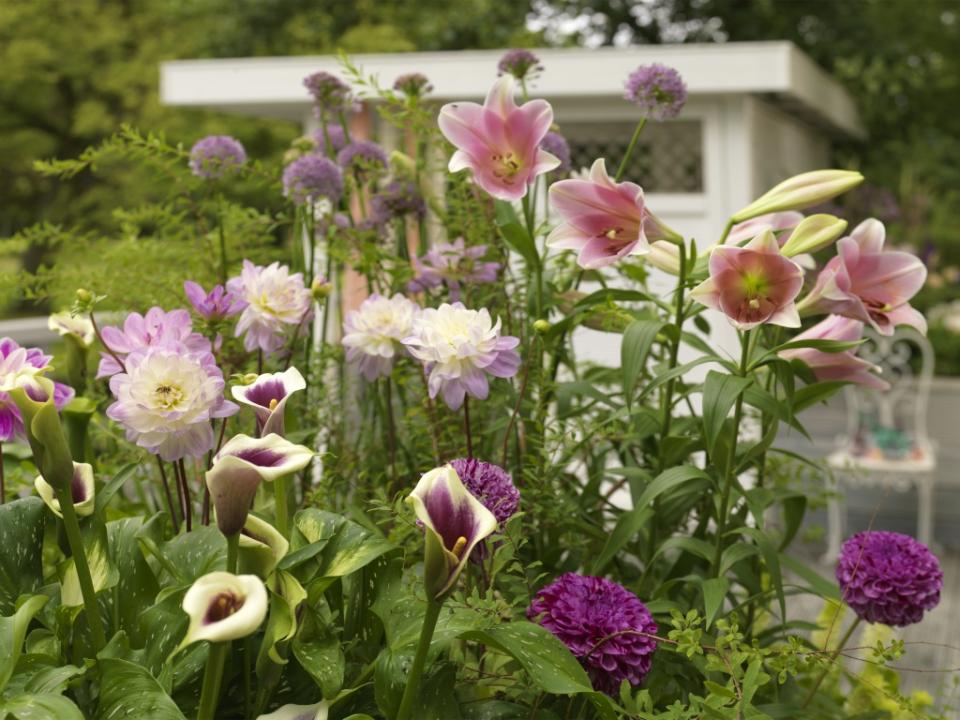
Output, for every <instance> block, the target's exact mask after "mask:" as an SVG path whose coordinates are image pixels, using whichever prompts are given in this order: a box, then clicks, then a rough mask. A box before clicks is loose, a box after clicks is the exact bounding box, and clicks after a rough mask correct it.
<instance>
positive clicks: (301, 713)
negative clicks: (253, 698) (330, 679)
mask: <svg viewBox="0 0 960 720" xmlns="http://www.w3.org/2000/svg"><path fill="white" fill-rule="evenodd" d="M329 714H330V704H329V703H326V702H318V703H315V704H313V705H284V706H283V707H281V708H278V709H276V710H274V711H273V712H272V713H268V714H267V715H261V716H260V717H258V718H257V720H327V717H328V715H329Z"/></svg>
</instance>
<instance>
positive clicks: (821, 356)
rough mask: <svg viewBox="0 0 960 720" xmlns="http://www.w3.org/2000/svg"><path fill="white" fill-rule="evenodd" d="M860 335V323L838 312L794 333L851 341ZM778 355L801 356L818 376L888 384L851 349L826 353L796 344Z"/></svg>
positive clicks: (869, 384) (880, 387)
mask: <svg viewBox="0 0 960 720" xmlns="http://www.w3.org/2000/svg"><path fill="white" fill-rule="evenodd" d="M861 337H863V323H862V322H860V321H859V320H851V319H850V318H845V317H842V316H840V315H830V316H828V317H827V319H826V320H823V321H821V322H819V323H817V324H816V325H814V326H813V327H811V328H810V329H808V330H805V331H804V332H802V333H800V334H799V335H797V336H796V337H795V338H794V340H840V341H844V342H852V341H855V340H859V339H860V338H861ZM778 354H779V355H780V357H782V358H785V359H787V360H794V359H796V360H802V361H803V362H804V363H806V364H807V366H808V367H809V368H810V369H811V370H812V371H813V374H814V375H816V377H817V380H821V381H824V380H839V381H845V382H852V383H856V384H858V385H863V386H864V387H869V388H874V389H876V390H886V389H888V388H889V387H890V384H889V383H887V382H886V381H885V380H883V379H882V378H881V377H880V376H879V375H877V374H876V370H877V367H876V366H875V365H873V363H870V362H867V361H866V360H864V359H863V358H858V357H857V356H856V354H855V353H854V351H852V350H845V351H843V352H836V353H828V352H824V351H823V350H817V349H815V348H796V349H793V350H781V351H780V353H778Z"/></svg>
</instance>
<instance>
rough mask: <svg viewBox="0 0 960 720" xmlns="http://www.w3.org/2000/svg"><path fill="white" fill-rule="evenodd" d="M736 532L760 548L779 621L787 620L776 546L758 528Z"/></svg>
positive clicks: (741, 529)
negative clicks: (776, 605) (776, 604)
mask: <svg viewBox="0 0 960 720" xmlns="http://www.w3.org/2000/svg"><path fill="white" fill-rule="evenodd" d="M738 532H741V533H743V534H744V535H749V536H750V537H752V538H753V539H754V541H755V542H756V543H757V547H759V548H760V554H761V555H763V562H764V564H765V565H766V566H767V572H769V573H770V584H771V585H773V588H774V589H775V590H776V591H777V601H778V602H779V603H780V621H781V622H786V620H787V599H786V596H785V595H784V593H783V574H782V573H781V571H780V554H779V553H778V552H777V548H776V546H775V545H774V544H773V542H772V541H771V540H770V537H769V536H768V535H767V534H766V533H765V532H764V531H763V530H760V529H759V528H751V527H744V528H740V529H739V530H738Z"/></svg>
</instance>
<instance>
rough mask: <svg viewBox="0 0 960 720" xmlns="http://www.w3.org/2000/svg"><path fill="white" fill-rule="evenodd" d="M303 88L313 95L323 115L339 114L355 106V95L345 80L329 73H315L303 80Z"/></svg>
mask: <svg viewBox="0 0 960 720" xmlns="http://www.w3.org/2000/svg"><path fill="white" fill-rule="evenodd" d="M303 86H304V87H305V88H306V89H307V90H309V91H310V94H311V95H313V99H314V101H316V103H317V108H318V109H319V110H320V111H321V112H323V113H334V114H335V113H338V112H341V111H345V110H348V109H349V108H350V107H351V106H352V105H353V93H352V91H351V90H350V86H349V85H347V84H346V83H345V82H343V80H341V79H340V78H338V77H337V76H336V75H333V74H331V73H328V72H323V71H321V72H315V73H313V74H312V75H307V77H305V78H304V79H303Z"/></svg>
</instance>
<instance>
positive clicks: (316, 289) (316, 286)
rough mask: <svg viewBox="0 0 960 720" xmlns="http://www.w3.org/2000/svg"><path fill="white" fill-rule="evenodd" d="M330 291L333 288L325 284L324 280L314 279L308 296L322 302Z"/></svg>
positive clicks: (327, 283)
mask: <svg viewBox="0 0 960 720" xmlns="http://www.w3.org/2000/svg"><path fill="white" fill-rule="evenodd" d="M332 291H333V286H332V285H331V284H330V283H329V282H327V280H326V278H320V277H318V278H314V281H313V284H312V285H310V294H311V295H313V299H314V300H324V299H325V298H327V297H329V296H330V293H331V292H332Z"/></svg>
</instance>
